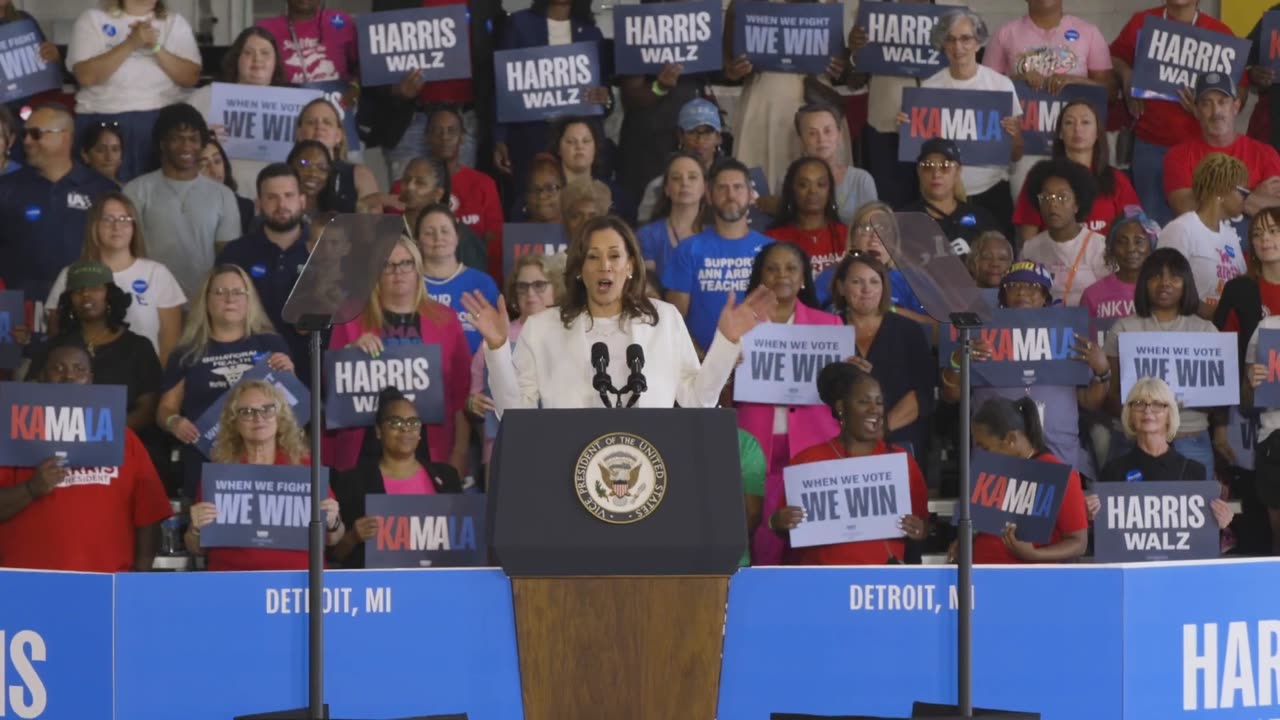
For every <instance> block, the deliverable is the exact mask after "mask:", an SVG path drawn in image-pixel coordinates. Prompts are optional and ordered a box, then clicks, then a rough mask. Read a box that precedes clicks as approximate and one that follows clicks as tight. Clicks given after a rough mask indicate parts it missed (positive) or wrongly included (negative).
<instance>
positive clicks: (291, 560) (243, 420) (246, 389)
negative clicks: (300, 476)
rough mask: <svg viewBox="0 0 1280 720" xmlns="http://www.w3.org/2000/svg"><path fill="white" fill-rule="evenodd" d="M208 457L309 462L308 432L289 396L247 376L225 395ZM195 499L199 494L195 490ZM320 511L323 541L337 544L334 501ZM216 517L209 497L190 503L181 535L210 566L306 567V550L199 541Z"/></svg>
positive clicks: (230, 461)
mask: <svg viewBox="0 0 1280 720" xmlns="http://www.w3.org/2000/svg"><path fill="white" fill-rule="evenodd" d="M211 455H212V457H211V458H210V459H211V460H213V462H215V463H222V464H238V465H306V464H308V463H310V462H311V456H310V454H309V453H308V452H307V438H306V435H305V434H304V433H303V432H302V428H300V427H298V420H297V418H295V417H294V415H293V411H292V410H290V409H289V401H288V400H286V399H285V397H284V396H283V395H282V394H281V393H280V391H279V390H277V389H276V388H275V386H273V385H272V384H271V383H269V382H265V381H263V380H246V381H245V382H242V383H240V384H238V385H236V386H235V387H234V388H232V389H231V392H230V393H228V395H227V402H226V404H225V405H223V406H222V415H221V416H220V417H219V418H218V439H217V440H215V441H214V443H213V451H212V453H211ZM197 499H199V497H198V496H197ZM320 510H321V512H322V513H323V514H324V521H325V529H326V532H325V542H326V544H328V545H336V544H337V543H338V541H339V540H341V539H342V535H343V533H345V532H346V529H345V528H344V527H343V524H342V517H341V515H340V514H339V509H338V501H337V500H335V499H334V498H333V492H332V490H331V491H330V493H329V497H328V498H327V499H325V500H324V501H322V502H321V503H320ZM217 517H218V508H217V506H216V505H214V504H213V503H212V502H209V501H208V500H201V501H199V502H197V503H195V504H194V505H192V506H191V525H190V526H189V527H188V529H187V533H186V536H185V537H184V541H185V543H186V546H187V549H188V550H190V551H191V552H192V553H193V554H196V555H200V554H207V555H208V558H209V569H210V570H305V569H306V568H307V553H306V551H304V550H262V549H258V548H208V549H207V550H206V549H205V548H204V547H203V546H202V545H201V543H200V533H201V531H202V530H203V529H204V528H206V527H208V526H209V524H210V523H212V522H213V521H214V520H216V519H217Z"/></svg>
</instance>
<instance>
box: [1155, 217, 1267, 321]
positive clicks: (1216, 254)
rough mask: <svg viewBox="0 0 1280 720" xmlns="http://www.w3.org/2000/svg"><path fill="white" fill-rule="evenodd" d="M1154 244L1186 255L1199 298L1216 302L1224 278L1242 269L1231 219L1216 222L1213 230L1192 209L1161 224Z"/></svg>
mask: <svg viewBox="0 0 1280 720" xmlns="http://www.w3.org/2000/svg"><path fill="white" fill-rule="evenodd" d="M1157 245H1158V246H1159V247H1162V248H1173V249H1174V250H1177V251H1178V252H1180V253H1182V254H1183V255H1185V256H1186V258H1187V261H1188V262H1190V263H1191V274H1192V275H1193V276H1194V277H1195V279H1196V292H1197V293H1199V294H1200V300H1201V301H1210V302H1217V300H1218V298H1220V297H1222V287H1223V286H1224V285H1226V284H1227V281H1228V280H1230V279H1231V278H1233V277H1236V276H1237V275H1243V274H1244V271H1245V264H1244V251H1243V250H1242V249H1241V248H1240V236H1239V235H1238V234H1236V230H1235V228H1233V227H1231V223H1227V222H1223V223H1219V225H1218V229H1217V230H1210V229H1209V228H1208V226H1206V225H1205V224H1204V221H1203V220H1201V219H1200V216H1199V215H1197V214H1196V213H1195V211H1194V210H1193V211H1191V212H1186V213H1183V214H1181V215H1179V216H1178V217H1177V218H1175V219H1174V220H1173V222H1171V223H1169V224H1168V225H1165V226H1164V229H1163V230H1161V231H1160V236H1159V240H1158V242H1157Z"/></svg>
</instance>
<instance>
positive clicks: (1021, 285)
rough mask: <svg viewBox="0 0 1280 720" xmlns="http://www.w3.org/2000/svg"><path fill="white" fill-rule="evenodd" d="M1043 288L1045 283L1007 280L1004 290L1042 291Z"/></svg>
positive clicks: (1015, 291) (1010, 291)
mask: <svg viewBox="0 0 1280 720" xmlns="http://www.w3.org/2000/svg"><path fill="white" fill-rule="evenodd" d="M1043 289H1044V286H1043V285H1040V284H1039V283H1033V282H1007V283H1005V284H1004V291H1005V292H1006V293H1030V292H1041V291H1042V290H1043Z"/></svg>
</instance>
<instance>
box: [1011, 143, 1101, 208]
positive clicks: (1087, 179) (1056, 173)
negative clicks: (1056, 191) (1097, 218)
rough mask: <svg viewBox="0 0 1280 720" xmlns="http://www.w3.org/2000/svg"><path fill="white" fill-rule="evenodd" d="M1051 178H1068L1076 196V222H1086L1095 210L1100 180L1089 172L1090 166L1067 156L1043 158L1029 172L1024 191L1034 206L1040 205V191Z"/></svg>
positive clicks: (1068, 182)
mask: <svg viewBox="0 0 1280 720" xmlns="http://www.w3.org/2000/svg"><path fill="white" fill-rule="evenodd" d="M1049 178H1058V179H1060V180H1066V181H1067V184H1068V185H1070V186H1071V194H1072V195H1075V196H1076V222H1084V221H1085V220H1086V219H1088V217H1089V213H1090V212H1091V211H1092V210H1093V201H1094V200H1095V199H1096V198H1097V197H1098V181H1097V180H1096V179H1095V178H1094V177H1093V173H1091V172H1089V168H1087V167H1085V166H1083V165H1081V164H1080V163H1078V162H1075V161H1073V160H1068V159H1066V158H1065V157H1061V158H1053V159H1050V160H1041V161H1040V162H1038V163H1036V164H1035V166H1034V167H1032V168H1031V172H1029V173H1027V181H1026V185H1025V186H1024V190H1023V192H1024V193H1026V196H1027V201H1028V202H1030V203H1031V206H1032V207H1036V208H1038V207H1040V198H1039V195H1040V191H1041V190H1043V189H1044V184H1045V183H1046V182H1048V180H1049Z"/></svg>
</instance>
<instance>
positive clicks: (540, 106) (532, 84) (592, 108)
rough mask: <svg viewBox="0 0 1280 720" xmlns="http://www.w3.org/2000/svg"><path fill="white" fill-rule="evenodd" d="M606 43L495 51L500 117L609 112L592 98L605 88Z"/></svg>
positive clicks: (530, 119)
mask: <svg viewBox="0 0 1280 720" xmlns="http://www.w3.org/2000/svg"><path fill="white" fill-rule="evenodd" d="M599 55H600V48H599V45H598V44H597V43H595V42H579V43H571V44H569V45H554V46H547V47H531V48H521V49H519V50H501V51H499V52H496V53H494V54H493V58H494V66H493V72H494V77H495V78H496V80H497V94H498V97H497V102H498V122H502V123H516V122H537V121H540V120H549V119H551V118H554V117H556V116H558V115H603V114H604V108H603V107H601V106H600V105H597V104H595V103H589V102H587V97H586V95H587V91H588V90H590V89H591V88H594V87H600V86H602V85H603V84H604V82H603V81H602V80H601V78H600V59H599Z"/></svg>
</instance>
